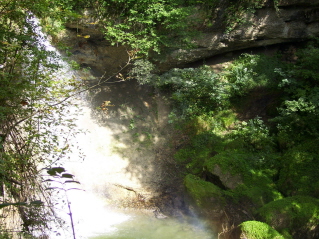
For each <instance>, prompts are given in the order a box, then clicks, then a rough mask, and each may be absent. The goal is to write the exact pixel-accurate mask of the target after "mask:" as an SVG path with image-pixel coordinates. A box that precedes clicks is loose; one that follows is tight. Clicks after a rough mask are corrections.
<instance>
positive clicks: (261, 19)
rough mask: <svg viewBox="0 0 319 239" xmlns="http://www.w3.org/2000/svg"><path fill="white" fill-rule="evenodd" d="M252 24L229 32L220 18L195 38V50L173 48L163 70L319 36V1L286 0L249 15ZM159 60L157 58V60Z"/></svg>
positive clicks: (167, 56)
mask: <svg viewBox="0 0 319 239" xmlns="http://www.w3.org/2000/svg"><path fill="white" fill-rule="evenodd" d="M246 18H247V19H249V20H248V22H249V24H243V25H238V26H237V27H236V28H235V29H234V30H232V31H231V32H229V33H226V31H225V28H224V27H221V24H220V23H219V19H215V22H214V24H213V27H212V28H211V29H209V31H206V32H205V33H203V34H202V35H200V36H199V37H198V38H197V39H194V41H193V44H194V45H195V47H194V48H193V49H189V50H181V49H175V50H174V49H173V50H171V52H170V53H169V54H167V55H166V56H165V57H164V58H165V59H164V60H163V56H161V58H162V60H161V61H160V62H158V65H159V70H160V71H162V72H163V71H167V70H168V69H170V68H174V67H183V66H184V65H185V64H187V63H190V62H195V61H198V60H201V59H205V58H209V57H212V56H214V55H218V54H222V53H226V52H231V51H235V50H241V49H247V48H254V47H261V46H269V45H274V44H279V43H289V42H298V41H303V40H306V39H309V38H311V37H316V36H319V1H318V0H315V1H307V0H303V1H299V0H298V1H297V0H285V1H284V0H282V1H280V2H279V4H278V8H277V9H275V8H274V7H273V6H268V7H266V6H265V7H264V8H261V9H257V10H256V12H255V13H254V14H250V15H248V14H247V16H246ZM154 59H155V60H156V57H154Z"/></svg>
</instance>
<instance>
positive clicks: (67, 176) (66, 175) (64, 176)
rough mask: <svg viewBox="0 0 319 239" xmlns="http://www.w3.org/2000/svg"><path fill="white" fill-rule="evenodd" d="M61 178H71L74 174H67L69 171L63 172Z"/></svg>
mask: <svg viewBox="0 0 319 239" xmlns="http://www.w3.org/2000/svg"><path fill="white" fill-rule="evenodd" d="M61 177H62V178H73V177H74V176H73V175H72V174H69V173H63V174H62V176H61Z"/></svg>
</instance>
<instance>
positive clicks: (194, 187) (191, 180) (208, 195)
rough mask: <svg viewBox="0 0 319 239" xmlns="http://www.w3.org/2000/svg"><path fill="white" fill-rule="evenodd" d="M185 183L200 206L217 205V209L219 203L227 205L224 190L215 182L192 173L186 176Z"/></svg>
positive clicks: (209, 206) (206, 207) (207, 207)
mask: <svg viewBox="0 0 319 239" xmlns="http://www.w3.org/2000/svg"><path fill="white" fill-rule="evenodd" d="M184 183H185V186H186V189H187V191H188V192H189V194H190V195H191V197H192V198H193V199H194V200H195V202H196V204H197V206H199V207H200V208H203V209H209V208H212V207H215V208H214V209H216V208H217V207H218V205H219V206H224V205H225V200H224V198H223V192H222V190H221V189H220V188H219V187H217V186H215V185H214V184H212V183H210V182H207V181H204V180H202V179H200V178H199V177H196V176H194V175H192V174H188V175H187V176H186V177H185V179H184ZM213 204H214V206H213Z"/></svg>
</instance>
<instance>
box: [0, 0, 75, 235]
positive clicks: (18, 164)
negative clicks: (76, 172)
mask: <svg viewBox="0 0 319 239" xmlns="http://www.w3.org/2000/svg"><path fill="white" fill-rule="evenodd" d="M54 4H62V2H60V1H56V2H55V3H54ZM54 4H49V1H45V0H42V1H37V2H34V1H10V0H8V1H7V0H4V1H1V3H0V13H1V19H0V29H1V30H0V134H1V145H0V146H1V149H0V183H1V185H3V186H4V189H5V194H6V195H7V196H6V198H5V200H4V202H3V203H2V206H3V205H7V206H6V207H4V208H3V209H2V212H1V213H2V215H3V218H5V217H6V215H7V214H12V213H13V212H17V213H18V214H19V216H20V218H21V220H22V226H21V230H23V231H24V233H25V234H29V235H30V236H31V235H32V233H33V232H34V231H38V232H40V231H42V230H45V228H46V227H47V225H48V224H49V221H55V220H56V218H55V215H54V214H53V212H52V210H51V207H52V204H51V203H52V202H51V200H50V195H49V194H48V193H46V192H45V190H44V188H43V186H44V185H43V184H42V180H43V179H42V176H41V170H39V167H40V166H41V165H42V166H43V165H47V164H48V165H52V164H56V163H57V162H58V161H59V160H60V159H61V158H62V157H64V156H65V155H66V153H67V152H68V150H69V148H70V145H68V139H69V137H72V135H74V133H75V131H73V129H74V126H75V124H74V123H73V119H72V117H70V116H68V115H69V114H68V109H67V102H66V101H65V98H66V97H68V96H69V95H70V94H71V93H72V92H73V90H74V87H78V83H77V82H76V81H75V79H73V78H72V77H70V78H69V79H68V78H66V77H62V76H61V75H63V74H64V73H63V66H62V65H61V64H60V62H59V58H58V56H57V54H56V53H55V52H54V51H49V50H48V49H47V46H46V42H45V38H46V36H44V35H43V34H42V33H41V29H40V27H39V26H38V25H39V23H38V21H37V19H36V18H35V15H38V16H43V13H44V12H45V13H46V14H47V15H48V16H49V15H50V14H51V13H52V11H53V10H52V9H51V7H54ZM26 201H29V202H31V204H30V205H32V207H31V206H30V205H29V204H24V202H26ZM40 201H43V202H46V204H45V205H44V204H43V205H42V204H41V205H36V207H34V206H35V205H33V202H40ZM9 205H10V206H9ZM12 206H15V207H17V210H13V209H14V208H13V207H12ZM10 212H11V213H10ZM1 224H2V221H1ZM17 230H19V228H18V229H17Z"/></svg>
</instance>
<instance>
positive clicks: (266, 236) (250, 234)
mask: <svg viewBox="0 0 319 239" xmlns="http://www.w3.org/2000/svg"><path fill="white" fill-rule="evenodd" d="M239 227H240V229H241V237H240V238H246V239H286V238H285V237H284V236H282V235H281V234H280V233H279V232H277V231H276V230H275V229H273V228H272V227H271V226H269V225H268V224H266V223H264V222H258V221H246V222H243V223H241V224H240V225H239Z"/></svg>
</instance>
